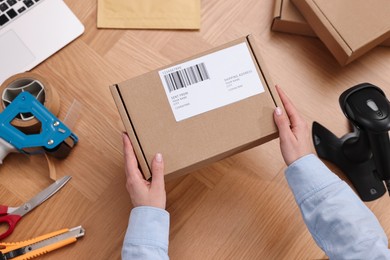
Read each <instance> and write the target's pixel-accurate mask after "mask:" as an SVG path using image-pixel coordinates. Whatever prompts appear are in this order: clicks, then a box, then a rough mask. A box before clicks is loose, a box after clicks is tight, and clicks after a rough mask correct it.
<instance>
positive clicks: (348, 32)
mask: <svg viewBox="0 0 390 260" xmlns="http://www.w3.org/2000/svg"><path fill="white" fill-rule="evenodd" d="M292 2H293V3H294V4H295V6H296V7H297V8H298V9H299V11H300V12H301V13H302V15H303V16H304V17H305V19H306V21H307V22H308V23H309V24H310V26H311V27H312V29H313V30H314V32H315V33H316V34H317V36H318V37H319V38H320V39H321V40H322V42H324V44H325V45H326V46H327V48H328V49H329V50H330V52H331V53H332V54H333V56H334V57H335V58H336V59H337V61H338V62H339V63H340V64H341V65H346V64H348V63H350V62H351V61H353V60H355V59H356V58H358V57H360V56H362V55H363V54H365V53H366V52H368V51H369V50H371V49H372V48H374V47H375V46H377V45H379V44H381V43H382V42H384V41H385V40H387V39H389V38H390V19H389V13H390V1H388V0H376V1H366V0H343V1H339V0H292Z"/></svg>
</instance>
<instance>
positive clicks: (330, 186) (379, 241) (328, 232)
mask: <svg viewBox="0 0 390 260" xmlns="http://www.w3.org/2000/svg"><path fill="white" fill-rule="evenodd" d="M285 174H286V178H287V181H288V184H289V186H290V188H291V190H292V192H293V194H294V196H295V200H296V202H297V204H298V206H299V208H300V210H301V213H302V216H303V219H304V221H305V223H306V225H307V227H308V229H309V231H310V233H311V234H312V236H313V238H314V240H315V241H316V243H317V244H318V246H320V247H321V248H322V249H323V250H324V251H325V253H326V254H327V255H328V257H329V258H330V259H390V251H389V249H388V239H387V237H386V234H385V232H384V231H383V229H382V227H381V225H380V224H379V222H378V220H377V219H376V217H375V215H374V214H373V213H372V212H371V211H370V209H368V208H367V207H366V205H365V204H364V203H363V202H362V201H361V200H360V198H359V197H358V196H357V195H356V194H355V193H354V191H353V190H352V189H351V188H350V187H349V186H348V185H347V184H346V183H345V182H344V181H342V180H341V179H340V178H339V177H337V176H336V175H335V174H334V173H332V172H331V171H330V170H329V169H328V168H327V167H326V165H324V164H323V163H322V162H321V161H320V160H319V159H318V158H317V157H316V156H315V155H313V154H311V155H307V156H305V157H302V158H300V159H298V160H297V161H295V162H294V163H292V164H291V165H290V166H289V167H288V168H287V170H286V173H285Z"/></svg>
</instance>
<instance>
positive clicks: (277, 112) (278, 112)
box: [275, 107, 282, 116]
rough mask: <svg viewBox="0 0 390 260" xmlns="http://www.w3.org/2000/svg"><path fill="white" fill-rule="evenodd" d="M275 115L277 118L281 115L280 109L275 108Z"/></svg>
mask: <svg viewBox="0 0 390 260" xmlns="http://www.w3.org/2000/svg"><path fill="white" fill-rule="evenodd" d="M275 113H276V115H278V116H280V115H282V109H281V108H280V107H277V108H275Z"/></svg>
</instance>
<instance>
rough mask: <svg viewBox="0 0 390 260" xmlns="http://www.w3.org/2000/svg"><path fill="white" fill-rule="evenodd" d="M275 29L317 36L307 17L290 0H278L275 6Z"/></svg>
mask: <svg viewBox="0 0 390 260" xmlns="http://www.w3.org/2000/svg"><path fill="white" fill-rule="evenodd" d="M271 29H272V30H273V31H277V32H285V33H292V34H298V35H304V36H312V37H317V35H316V34H315V33H314V31H313V30H312V29H311V27H310V25H309V24H308V23H307V22H306V20H305V18H304V17H303V16H302V15H301V13H300V12H299V11H298V9H297V8H296V7H295V6H294V4H293V3H292V2H291V1H290V0H276V1H275V6H274V18H273V21H272V27H271Z"/></svg>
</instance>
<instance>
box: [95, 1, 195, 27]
mask: <svg viewBox="0 0 390 260" xmlns="http://www.w3.org/2000/svg"><path fill="white" fill-rule="evenodd" d="M97 27H98V28H133V29H199V28H200V0H186V1H182V0H166V1H161V0H142V1H134V0H115V1H113V0H98V10H97Z"/></svg>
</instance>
